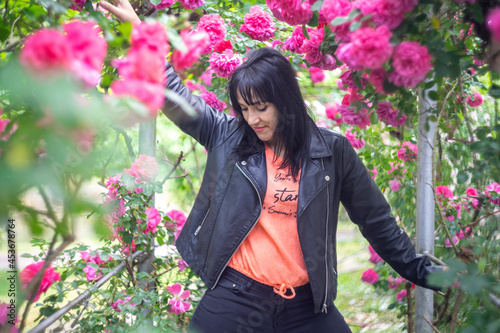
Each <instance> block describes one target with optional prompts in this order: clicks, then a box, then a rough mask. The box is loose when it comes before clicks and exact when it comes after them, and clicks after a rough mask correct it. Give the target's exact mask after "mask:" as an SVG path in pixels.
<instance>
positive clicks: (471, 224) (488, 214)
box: [465, 209, 500, 228]
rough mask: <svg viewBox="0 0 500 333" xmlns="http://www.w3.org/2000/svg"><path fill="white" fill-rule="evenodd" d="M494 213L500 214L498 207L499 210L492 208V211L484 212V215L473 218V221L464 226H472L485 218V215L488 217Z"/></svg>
mask: <svg viewBox="0 0 500 333" xmlns="http://www.w3.org/2000/svg"><path fill="white" fill-rule="evenodd" d="M496 214H500V209H499V210H494V211H492V212H489V213H487V214H486V215H484V216H481V218H479V219H477V220H475V221H473V222H471V223H469V224H467V225H466V226H465V227H466V228H467V227H473V226H475V225H476V224H478V223H479V222H480V221H481V220H484V219H485V218H487V217H489V216H491V215H496Z"/></svg>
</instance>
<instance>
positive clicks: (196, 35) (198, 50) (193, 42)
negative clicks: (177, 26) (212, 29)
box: [170, 30, 210, 72]
mask: <svg viewBox="0 0 500 333" xmlns="http://www.w3.org/2000/svg"><path fill="white" fill-rule="evenodd" d="M181 38H182V40H183V41H184V44H185V45H186V48H187V51H186V52H182V51H179V50H175V51H174V53H173V54H172V56H171V58H170V61H171V62H172V66H174V68H175V70H176V71H178V72H183V71H185V70H186V69H188V68H189V67H191V66H193V64H194V63H195V62H196V61H197V60H198V59H199V58H200V56H201V55H202V54H203V52H204V51H205V50H206V48H207V47H208V46H210V36H209V35H208V33H207V32H206V31H205V30H200V31H196V32H189V31H188V30H182V31H181Z"/></svg>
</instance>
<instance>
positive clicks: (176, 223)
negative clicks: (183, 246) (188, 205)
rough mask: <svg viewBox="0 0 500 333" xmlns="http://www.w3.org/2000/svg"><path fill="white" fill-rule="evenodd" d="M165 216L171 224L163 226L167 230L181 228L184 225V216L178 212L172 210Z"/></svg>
mask: <svg viewBox="0 0 500 333" xmlns="http://www.w3.org/2000/svg"><path fill="white" fill-rule="evenodd" d="M166 215H167V216H168V217H169V218H170V219H171V220H172V223H166V224H165V227H166V228H168V229H174V228H182V227H183V226H184V223H186V219H187V218H186V215H185V214H184V213H183V212H182V211H180V210H177V209H172V210H171V211H169V212H167V214H166Z"/></svg>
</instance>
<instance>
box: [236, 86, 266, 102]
mask: <svg viewBox="0 0 500 333" xmlns="http://www.w3.org/2000/svg"><path fill="white" fill-rule="evenodd" d="M236 97H237V99H238V103H239V104H245V105H256V104H262V103H265V102H266V100H265V98H263V97H261V96H259V95H258V94H257V93H256V92H255V91H254V90H253V89H237V92H236Z"/></svg>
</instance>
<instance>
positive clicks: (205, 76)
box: [200, 67, 215, 90]
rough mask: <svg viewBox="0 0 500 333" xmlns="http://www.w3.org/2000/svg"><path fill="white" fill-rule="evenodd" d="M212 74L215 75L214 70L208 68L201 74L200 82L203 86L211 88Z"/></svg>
mask: <svg viewBox="0 0 500 333" xmlns="http://www.w3.org/2000/svg"><path fill="white" fill-rule="evenodd" d="M214 74H215V72H214V70H213V69H211V68H210V67H208V68H207V70H206V71H204V72H203V73H201V75H200V80H202V81H203V84H204V85H206V86H209V87H211V86H213V83H212V78H214ZM201 89H202V87H200V90H201Z"/></svg>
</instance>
